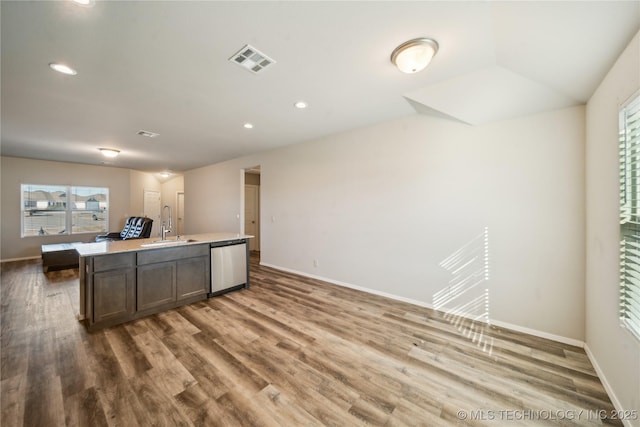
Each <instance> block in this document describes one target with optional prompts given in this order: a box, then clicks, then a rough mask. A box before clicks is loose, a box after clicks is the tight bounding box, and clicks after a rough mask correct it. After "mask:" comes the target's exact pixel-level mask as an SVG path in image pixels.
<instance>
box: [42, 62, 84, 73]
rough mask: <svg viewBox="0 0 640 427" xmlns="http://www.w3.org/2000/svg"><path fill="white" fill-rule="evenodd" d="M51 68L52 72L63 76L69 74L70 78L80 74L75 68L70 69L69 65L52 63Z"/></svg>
mask: <svg viewBox="0 0 640 427" xmlns="http://www.w3.org/2000/svg"><path fill="white" fill-rule="evenodd" d="M49 68H51V69H52V70H55V71H57V72H59V73H62V74H67V75H69V76H75V75H76V74H78V72H77V71H76V70H74V69H73V68H71V67H69V66H68V65H64V64H60V63H57V62H50V63H49Z"/></svg>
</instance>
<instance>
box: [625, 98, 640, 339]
mask: <svg viewBox="0 0 640 427" xmlns="http://www.w3.org/2000/svg"><path fill="white" fill-rule="evenodd" d="M620 319H621V320H622V323H623V325H624V326H625V327H627V328H628V329H629V330H630V331H631V332H632V333H633V334H634V335H635V336H636V337H637V338H638V339H640V95H638V96H636V97H635V98H633V100H632V101H631V102H629V103H628V104H627V105H626V106H624V107H623V108H622V110H621V111H620Z"/></svg>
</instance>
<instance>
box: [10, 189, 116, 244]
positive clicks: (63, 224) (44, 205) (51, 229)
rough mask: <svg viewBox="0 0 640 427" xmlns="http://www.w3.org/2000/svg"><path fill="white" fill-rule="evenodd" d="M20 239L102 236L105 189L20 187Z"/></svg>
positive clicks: (105, 222)
mask: <svg viewBox="0 0 640 427" xmlns="http://www.w3.org/2000/svg"><path fill="white" fill-rule="evenodd" d="M21 190H22V237H28V236H46V235H52V234H81V233H104V232H108V230H109V189H108V188H102V187H73V186H68V185H41V184H22V185H21Z"/></svg>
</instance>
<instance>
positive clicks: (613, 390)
mask: <svg viewBox="0 0 640 427" xmlns="http://www.w3.org/2000/svg"><path fill="white" fill-rule="evenodd" d="M638 90H640V34H638V35H636V36H635V38H634V39H633V41H632V42H631V44H630V45H629V46H628V47H627V49H626V50H625V51H624V52H623V54H622V55H621V56H620V58H619V59H618V61H617V62H616V64H615V65H614V66H613V68H612V69H611V70H610V71H609V73H608V74H607V76H606V78H605V79H604V80H603V82H602V83H601V84H600V86H599V88H598V89H597V90H596V92H595V93H594V94H593V96H592V97H591V99H590V100H589V102H588V104H587V109H586V118H587V131H586V133H587V135H586V141H587V144H586V170H587V174H586V194H587V200H586V202H587V203H586V211H587V221H586V231H587V241H586V244H587V254H586V261H587V262H586V344H587V347H588V349H589V351H590V353H591V354H592V356H593V358H594V361H595V364H596V365H597V366H598V368H599V369H600V373H601V378H602V379H603V381H604V382H605V383H606V384H607V385H608V387H609V391H610V395H612V398H613V399H615V400H617V402H618V405H619V407H620V408H624V409H636V410H640V343H639V342H638V341H637V340H636V339H635V338H633V337H632V336H631V334H629V333H628V332H627V331H625V330H623V329H622V328H621V326H620V321H619V318H618V317H619V264H618V262H619V259H618V250H619V225H618V204H619V195H618V186H619V181H618V112H619V108H620V105H621V104H623V103H624V102H625V101H626V100H627V99H628V98H629V97H630V96H631V95H632V94H634V93H635V92H636V91H638ZM629 425H636V426H640V420H636V421H634V422H631V423H629Z"/></svg>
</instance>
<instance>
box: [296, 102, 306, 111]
mask: <svg viewBox="0 0 640 427" xmlns="http://www.w3.org/2000/svg"><path fill="white" fill-rule="evenodd" d="M293 106H294V107H296V108H299V109H301V110H303V109H305V108H307V103H306V102H304V101H298V102H296V103H295V104H293Z"/></svg>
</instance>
